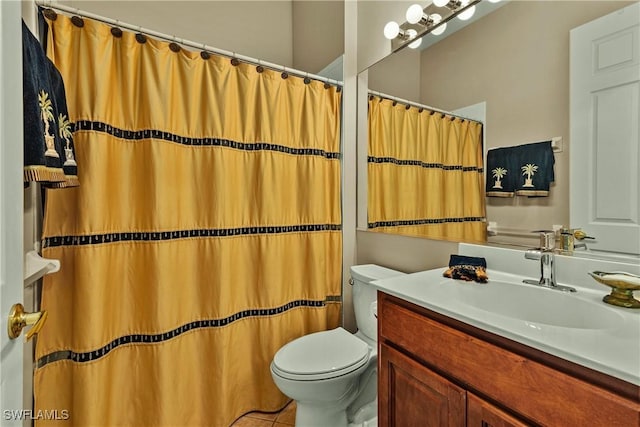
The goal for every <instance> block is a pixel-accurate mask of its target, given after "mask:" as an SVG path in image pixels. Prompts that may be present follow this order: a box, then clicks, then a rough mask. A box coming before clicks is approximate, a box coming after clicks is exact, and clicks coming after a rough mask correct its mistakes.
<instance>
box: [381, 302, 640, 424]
mask: <svg viewBox="0 0 640 427" xmlns="http://www.w3.org/2000/svg"><path fill="white" fill-rule="evenodd" d="M378 345H379V353H378V368H379V370H378V401H379V413H378V425H379V426H380V427H386V426H398V427H408V426H416V427H428V426H442V427H444V426H447V427H454V426H455V427H457V426H473V427H506V426H518V427H519V426H529V425H544V426H559V427H573V426H576V427H583V426H602V427H613V426H629V427H638V426H640V387H638V386H636V385H634V384H631V383H628V382H626V381H622V380H619V379H617V378H613V377H610V376H608V375H605V374H602V373H600V372H597V371H594V370H591V369H588V368H585V367H583V366H580V365H576V364H575V363H572V362H569V361H566V360H563V359H560V358H558V357H555V356H552V355H549V354H547V353H544V352H542V351H539V350H536V349H533V348H531V347H528V346H525V345H523V344H520V343H517V342H514V341H511V340H508V339H506V338H503V337H500V336H497V335H495V334H492V333H490V332H487V331H484V330H482V329H478V328H476V327H473V326H470V325H468V324H465V323H463V322H459V321H457V320H455V319H451V318H449V317H446V316H443V315H440V314H438V313H435V312H433V311H430V310H427V309H425V308H422V307H419V306H417V305H414V304H412V303H409V302H407V301H404V300H402V299H399V298H396V297H393V296H390V295H388V294H386V293H383V292H379V293H378Z"/></svg>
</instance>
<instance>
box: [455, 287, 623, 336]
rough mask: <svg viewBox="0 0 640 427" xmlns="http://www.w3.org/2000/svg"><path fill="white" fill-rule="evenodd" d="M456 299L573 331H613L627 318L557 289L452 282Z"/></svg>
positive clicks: (516, 317) (610, 309)
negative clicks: (612, 329)
mask: <svg viewBox="0 0 640 427" xmlns="http://www.w3.org/2000/svg"><path fill="white" fill-rule="evenodd" d="M442 286H447V287H452V286H453V289H451V290H452V291H453V292H454V294H455V296H454V297H455V298H457V299H458V301H459V302H460V303H462V304H465V305H467V306H469V307H472V308H476V309H479V310H483V311H486V312H490V313H493V314H497V315H500V316H505V317H510V318H513V319H518V320H523V321H525V322H527V323H532V324H537V325H547V326H554V327H561V328H573V329H611V328H616V327H619V326H621V325H622V323H623V322H624V317H623V316H622V315H621V314H620V313H617V312H616V311H615V309H612V308H610V307H608V306H606V305H604V304H600V303H596V302H593V301H590V300H585V299H583V298H580V297H579V296H578V295H576V294H568V293H564V292H561V291H557V290H551V289H545V288H537V287H535V286H531V285H520V284H513V283H507V282H500V281H490V282H489V283H486V284H482V285H478V284H466V283H464V284H460V283H452V282H450V281H448V282H443V283H442Z"/></svg>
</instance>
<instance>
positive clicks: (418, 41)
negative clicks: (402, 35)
mask: <svg viewBox="0 0 640 427" xmlns="http://www.w3.org/2000/svg"><path fill="white" fill-rule="evenodd" d="M407 33H408V34H409V40H412V39H415V38H416V36H417V35H418V32H417V31H416V30H414V29H408V30H407ZM421 44H422V37H420V38H417V39H416V41H414V42H412V43H409V48H411V49H417V48H419V47H420V45H421Z"/></svg>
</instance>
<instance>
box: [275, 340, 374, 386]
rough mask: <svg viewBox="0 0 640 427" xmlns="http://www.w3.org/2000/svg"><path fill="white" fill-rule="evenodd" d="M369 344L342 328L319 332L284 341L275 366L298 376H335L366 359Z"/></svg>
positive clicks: (289, 374) (288, 375)
mask: <svg viewBox="0 0 640 427" xmlns="http://www.w3.org/2000/svg"><path fill="white" fill-rule="evenodd" d="M368 359H369V346H368V345H367V343H365V342H364V341H362V340H361V339H360V338H357V337H356V336H354V335H352V334H351V333H349V332H348V331H346V330H345V329H343V328H336V329H333V330H330V331H322V332H316V333H313V334H309V335H305V336H302V337H300V338H297V339H295V340H293V341H291V342H290V343H288V344H286V345H284V346H283V347H282V348H281V349H280V350H278V352H277V353H276V355H275V357H274V358H273V365H274V368H276V370H277V371H278V373H279V374H280V375H282V376H285V377H291V378H294V377H295V378H296V379H305V378H306V377H307V376H308V378H307V379H318V378H320V377H322V378H333V377H337V376H340V375H344V374H346V373H349V372H351V371H353V370H355V369H357V368H359V367H360V366H362V365H364V364H365V363H367V361H368Z"/></svg>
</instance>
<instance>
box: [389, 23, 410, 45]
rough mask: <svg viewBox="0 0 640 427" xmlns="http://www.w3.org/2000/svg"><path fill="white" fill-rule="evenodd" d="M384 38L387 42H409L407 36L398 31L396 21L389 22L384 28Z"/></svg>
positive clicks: (403, 31)
mask: <svg viewBox="0 0 640 427" xmlns="http://www.w3.org/2000/svg"><path fill="white" fill-rule="evenodd" d="M384 36H385V37H386V38H388V39H389V40H393V39H395V38H399V39H401V40H409V36H408V34H407V33H406V31H405V30H402V29H400V25H398V23H397V22H396V21H389V22H387V25H385V26H384Z"/></svg>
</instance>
